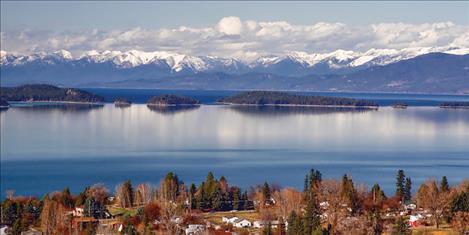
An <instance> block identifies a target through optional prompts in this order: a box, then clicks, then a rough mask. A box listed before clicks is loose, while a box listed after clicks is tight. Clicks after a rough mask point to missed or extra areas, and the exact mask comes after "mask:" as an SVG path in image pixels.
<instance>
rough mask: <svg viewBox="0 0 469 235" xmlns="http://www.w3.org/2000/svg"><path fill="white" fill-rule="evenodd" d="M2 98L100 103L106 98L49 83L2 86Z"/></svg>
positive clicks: (9, 99)
mask: <svg viewBox="0 0 469 235" xmlns="http://www.w3.org/2000/svg"><path fill="white" fill-rule="evenodd" d="M0 94H1V98H2V99H4V100H7V101H29V102H33V101H49V102H77V103H78V102H79V103H98V102H104V98H103V97H101V96H98V95H95V94H92V93H90V92H87V91H83V90H80V89H75V88H60V87H56V86H52V85H47V84H31V85H23V86H18V87H1V88H0Z"/></svg>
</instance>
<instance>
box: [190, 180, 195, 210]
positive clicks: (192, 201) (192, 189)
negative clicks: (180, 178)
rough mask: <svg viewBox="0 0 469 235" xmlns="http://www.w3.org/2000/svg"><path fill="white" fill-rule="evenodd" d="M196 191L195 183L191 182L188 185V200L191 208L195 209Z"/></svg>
mask: <svg viewBox="0 0 469 235" xmlns="http://www.w3.org/2000/svg"><path fill="white" fill-rule="evenodd" d="M196 192H197V187H195V184H194V183H192V184H191V186H190V187H189V202H190V206H191V209H195V207H196V200H195V193H196Z"/></svg>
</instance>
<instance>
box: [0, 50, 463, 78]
mask: <svg viewBox="0 0 469 235" xmlns="http://www.w3.org/2000/svg"><path fill="white" fill-rule="evenodd" d="M432 52H443V53H448V54H455V55H464V54H469V48H454V47H416V48H405V49H375V48H372V49H369V50H368V51H365V52H354V51H350V50H341V49H340V50H336V51H332V52H329V53H308V52H304V51H290V52H287V53H285V54H283V55H265V56H261V57H258V58H257V59H256V60H254V61H253V62H250V63H248V62H245V61H240V60H238V59H235V58H222V57H217V56H192V55H187V54H182V53H177V52H171V51H153V52H145V51H140V50H129V51H110V50H106V51H96V50H90V51H86V52H83V53H82V54H81V55H80V56H77V57H73V56H72V54H71V53H70V52H69V51H67V50H59V51H56V52H53V53H49V54H47V53H44V52H38V53H34V54H31V55H17V54H13V53H7V52H6V51H1V52H0V56H1V59H0V64H1V65H7V64H11V65H22V64H25V63H29V62H33V61H37V60H39V61H43V62H44V63H48V64H55V63H56V62H57V61H62V62H64V61H75V60H87V61H88V62H93V63H105V62H109V63H113V64H114V65H115V66H117V67H121V68H133V67H136V66H140V65H147V64H155V65H156V64H158V65H165V66H167V68H170V69H171V70H172V71H173V72H181V71H186V70H187V71H193V72H201V71H238V70H239V69H241V70H243V69H242V68H251V69H255V68H263V69H268V68H269V67H270V66H274V65H276V64H278V63H280V62H282V61H291V62H293V63H297V64H298V65H299V66H301V67H303V68H306V69H307V68H312V67H314V66H316V65H318V64H320V65H321V66H322V65H326V66H328V67H329V68H331V69H341V68H353V67H361V66H368V67H369V66H374V65H386V64H390V63H394V62H397V61H400V60H405V59H410V58H413V57H416V56H419V55H423V54H427V53H432ZM240 66H242V67H240ZM241 70H240V71H241ZM243 71H244V70H243Z"/></svg>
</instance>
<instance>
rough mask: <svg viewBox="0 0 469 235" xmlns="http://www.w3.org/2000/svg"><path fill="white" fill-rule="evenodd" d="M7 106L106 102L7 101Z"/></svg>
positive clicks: (95, 103) (99, 103)
mask: <svg viewBox="0 0 469 235" xmlns="http://www.w3.org/2000/svg"><path fill="white" fill-rule="evenodd" d="M7 102H9V104H38V103H51V104H87V105H104V104H105V103H106V102H85V101H56V100H55V101H49V100H41V101H39V100H34V101H8V100H7Z"/></svg>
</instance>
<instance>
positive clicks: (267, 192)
mask: <svg viewBox="0 0 469 235" xmlns="http://www.w3.org/2000/svg"><path fill="white" fill-rule="evenodd" d="M262 195H263V196H264V198H265V200H269V199H270V187H269V184H268V183H267V182H265V183H264V185H263V186H262Z"/></svg>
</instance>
